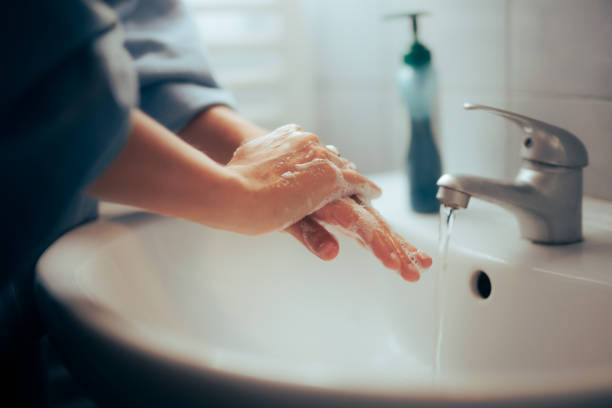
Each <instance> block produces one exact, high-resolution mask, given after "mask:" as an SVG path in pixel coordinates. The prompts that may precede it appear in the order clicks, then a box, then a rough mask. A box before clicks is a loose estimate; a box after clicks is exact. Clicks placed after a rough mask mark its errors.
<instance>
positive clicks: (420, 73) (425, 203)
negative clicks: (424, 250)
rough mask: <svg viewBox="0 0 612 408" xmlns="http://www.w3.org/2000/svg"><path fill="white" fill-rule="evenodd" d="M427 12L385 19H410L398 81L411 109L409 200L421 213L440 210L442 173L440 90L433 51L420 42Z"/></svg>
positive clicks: (407, 157)
mask: <svg viewBox="0 0 612 408" xmlns="http://www.w3.org/2000/svg"><path fill="white" fill-rule="evenodd" d="M423 14H425V13H401V14H392V15H388V16H386V17H385V19H398V18H407V19H409V20H410V21H411V23H412V24H411V27H412V33H413V42H412V45H411V46H410V49H409V51H408V53H407V54H405V55H404V58H403V61H402V64H401V65H400V67H399V69H398V71H397V83H398V86H399V89H400V93H401V95H402V98H403V100H404V102H405V104H406V107H407V110H408V116H409V121H410V129H411V132H410V135H411V137H410V143H409V147H408V154H407V156H406V170H407V173H408V181H409V191H410V203H411V206H412V209H413V210H414V211H416V212H420V213H433V212H438V210H439V207H440V204H439V201H438V200H437V199H436V192H437V189H438V188H437V185H436V181H437V180H438V178H439V177H440V175H441V174H442V169H441V164H440V154H439V152H438V148H437V147H436V141H435V138H434V134H433V127H432V114H433V111H434V107H435V99H436V93H437V79H436V72H435V70H434V68H433V65H432V61H431V52H430V51H429V50H428V49H427V47H425V45H423V44H422V43H421V42H420V41H419V36H418V17H419V16H421V15H423Z"/></svg>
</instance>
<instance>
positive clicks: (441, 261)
mask: <svg viewBox="0 0 612 408" xmlns="http://www.w3.org/2000/svg"><path fill="white" fill-rule="evenodd" d="M454 221H455V209H453V208H450V207H446V206H444V205H442V206H440V232H439V233H440V235H439V247H438V268H436V282H435V288H436V289H435V291H436V293H435V296H436V299H435V311H434V322H436V324H437V326H436V332H435V340H436V343H435V348H434V359H433V360H434V366H433V378H434V380H435V379H437V378H438V377H439V375H440V353H441V351H442V337H443V328H444V314H445V313H444V309H445V307H444V306H445V303H446V265H447V257H448V242H449V241H450V237H451V232H452V229H453V223H454Z"/></svg>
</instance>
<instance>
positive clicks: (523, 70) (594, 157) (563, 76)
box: [303, 0, 612, 199]
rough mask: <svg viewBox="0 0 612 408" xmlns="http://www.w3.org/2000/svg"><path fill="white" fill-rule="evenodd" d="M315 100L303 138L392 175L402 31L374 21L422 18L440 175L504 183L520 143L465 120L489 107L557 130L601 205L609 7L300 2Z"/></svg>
mask: <svg viewBox="0 0 612 408" xmlns="http://www.w3.org/2000/svg"><path fill="white" fill-rule="evenodd" d="M303 7H304V8H305V12H306V13H305V20H306V29H307V33H308V34H309V35H310V36H311V38H310V41H311V43H312V47H311V48H312V53H313V54H312V61H313V69H314V72H313V75H314V94H315V99H316V107H315V113H316V115H315V118H316V120H315V122H314V123H313V128H314V130H315V131H317V132H318V133H319V134H320V135H321V137H322V138H324V139H325V140H326V141H327V142H329V143H334V144H336V145H337V146H338V147H339V148H340V150H341V151H342V152H343V154H344V155H345V156H346V157H349V158H351V159H352V160H353V161H355V162H356V163H357V165H358V166H359V167H360V169H362V170H363V171H365V172H377V171H386V170H391V169H398V168H401V166H402V163H403V157H404V154H405V149H406V143H407V126H406V117H405V113H404V110H403V107H402V105H401V101H400V99H399V95H398V93H397V89H396V86H395V77H394V76H395V69H396V67H397V64H398V63H399V61H400V58H401V55H402V54H403V52H404V50H405V49H406V47H407V44H408V40H409V36H408V24H407V23H403V22H401V21H395V22H383V21H382V20H381V16H382V15H384V14H386V13H390V12H395V11H404V10H415V9H422V10H428V11H430V12H431V15H430V16H429V17H425V18H423V20H422V22H421V32H422V39H423V41H424V42H425V43H426V44H427V45H428V46H430V48H431V49H432V51H433V53H434V61H435V64H436V66H437V69H438V73H439V77H440V93H439V108H438V114H439V118H440V120H439V126H438V134H439V142H440V148H441V151H442V156H443V161H444V170H445V171H448V172H462V173H472V174H481V175H490V176H493V177H502V178H511V177H513V176H514V174H515V172H516V169H517V167H518V164H519V157H518V152H519V143H520V140H521V139H520V137H519V135H520V133H519V131H518V130H517V129H515V128H514V127H513V126H512V125H509V124H507V123H505V122H504V121H503V119H501V118H498V117H495V116H492V115H489V114H486V113H482V112H466V111H464V110H463V109H462V104H463V102H466V101H470V102H477V103H484V104H491V105H495V106H499V107H503V108H507V109H510V110H514V111H517V112H520V113H523V114H526V115H529V116H533V117H536V118H539V119H541V120H544V121H548V122H551V123H553V124H556V125H558V126H561V127H564V128H567V129H568V130H570V131H572V132H574V133H575V134H576V135H578V136H579V137H580V138H581V139H582V140H583V142H584V143H585V145H586V146H587V149H588V150H589V154H590V165H589V167H588V168H587V169H586V170H585V192H586V193H587V194H590V195H594V196H598V197H603V198H607V199H612V182H611V181H610V177H611V176H612V160H609V157H610V156H611V155H612V1H610V0H583V1H576V0H537V1H530V0H462V1H454V0H428V1H425V0H414V1H399V0H379V1H376V0H361V1H351V0H335V1H325V0H311V1H307V2H304V5H303Z"/></svg>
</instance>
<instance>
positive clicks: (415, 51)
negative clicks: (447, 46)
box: [384, 11, 431, 67]
mask: <svg viewBox="0 0 612 408" xmlns="http://www.w3.org/2000/svg"><path fill="white" fill-rule="evenodd" d="M426 15H429V13H427V12H422V11H421V12H416V13H396V14H388V15H386V16H385V17H384V18H385V20H395V19H400V18H408V19H410V21H411V23H412V24H411V27H412V35H413V42H412V45H411V46H410V50H409V51H408V53H406V54H405V55H404V63H405V64H406V65H412V66H413V67H418V66H422V65H425V64H427V63H428V62H429V61H431V52H430V51H429V50H428V49H427V47H425V45H423V44H422V43H421V42H420V41H419V25H418V18H419V17H420V16H426Z"/></svg>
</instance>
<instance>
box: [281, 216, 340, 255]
mask: <svg viewBox="0 0 612 408" xmlns="http://www.w3.org/2000/svg"><path fill="white" fill-rule="evenodd" d="M285 231H287V232H288V233H290V234H291V235H293V236H294V237H295V238H296V239H297V240H298V241H300V242H301V243H302V245H304V246H305V247H306V248H308V250H309V251H310V252H312V253H313V254H315V255H316V256H318V257H319V258H321V259H322V260H324V261H330V260H332V259H334V258H335V257H336V256H337V255H338V250H339V246H338V241H337V240H336V238H335V237H334V236H333V235H332V234H330V233H329V231H327V230H326V229H325V228H324V227H323V226H322V225H321V224H319V223H318V222H317V221H315V220H314V219H313V218H312V217H310V216H308V217H304V218H303V219H301V220H300V221H298V222H296V223H295V224H293V225H291V226H290V227H288V228H286V229H285Z"/></svg>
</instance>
